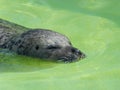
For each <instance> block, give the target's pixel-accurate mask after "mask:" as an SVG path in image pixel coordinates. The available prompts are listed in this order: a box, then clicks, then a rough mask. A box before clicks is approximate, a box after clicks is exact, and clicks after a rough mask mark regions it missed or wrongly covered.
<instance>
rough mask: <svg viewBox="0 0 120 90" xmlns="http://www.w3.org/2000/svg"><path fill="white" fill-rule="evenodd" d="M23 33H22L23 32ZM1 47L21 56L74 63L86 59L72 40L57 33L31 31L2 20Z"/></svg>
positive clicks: (0, 24)
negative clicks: (73, 44)
mask: <svg viewBox="0 0 120 90" xmlns="http://www.w3.org/2000/svg"><path fill="white" fill-rule="evenodd" d="M21 31H22V32H21ZM0 47H1V48H8V49H9V50H11V51H14V52H16V53H18V54H21V55H26V56H32V57H38V58H41V59H49V60H55V61H64V62H73V61H77V60H79V59H81V58H84V57H85V54H84V53H82V52H81V51H80V50H78V49H77V48H74V47H73V46H72V44H71V42H70V40H69V39H68V38H67V37H66V36H64V35H62V34H60V33H57V32H54V31H51V30H46V29H30V28H26V27H23V26H20V25H17V24H14V23H11V22H8V21H5V20H2V19H0Z"/></svg>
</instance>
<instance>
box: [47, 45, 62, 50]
mask: <svg viewBox="0 0 120 90" xmlns="http://www.w3.org/2000/svg"><path fill="white" fill-rule="evenodd" d="M60 48H61V47H60V46H53V45H49V46H48V47H47V49H60Z"/></svg>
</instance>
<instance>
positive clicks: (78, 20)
mask: <svg viewBox="0 0 120 90" xmlns="http://www.w3.org/2000/svg"><path fill="white" fill-rule="evenodd" d="M119 9H120V1H118V0H0V18H3V19H6V20H9V21H12V22H15V23H18V24H21V25H23V26H26V27H31V28H47V29H52V30H54V31H57V32H60V33H62V34H65V35H66V36H68V37H69V38H70V40H71V42H72V44H73V45H74V46H75V47H77V48H79V49H80V50H82V51H83V52H85V53H86V54H87V58H86V59H84V60H81V61H79V62H76V63H71V64H62V63H61V64H60V63H54V62H46V61H42V60H40V59H37V58H31V57H25V56H20V55H17V54H15V53H12V52H6V50H4V51H3V50H0V90H120V57H119V56H120V12H119V11H120V10H119Z"/></svg>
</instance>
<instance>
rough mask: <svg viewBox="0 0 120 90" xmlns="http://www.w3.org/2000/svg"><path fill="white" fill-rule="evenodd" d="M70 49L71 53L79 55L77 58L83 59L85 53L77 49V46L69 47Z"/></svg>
mask: <svg viewBox="0 0 120 90" xmlns="http://www.w3.org/2000/svg"><path fill="white" fill-rule="evenodd" d="M71 51H72V53H73V54H75V55H76V56H77V57H79V59H83V58H85V57H86V55H85V54H84V53H83V52H81V51H80V50H79V49H77V48H74V47H73V48H72V49H71Z"/></svg>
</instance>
